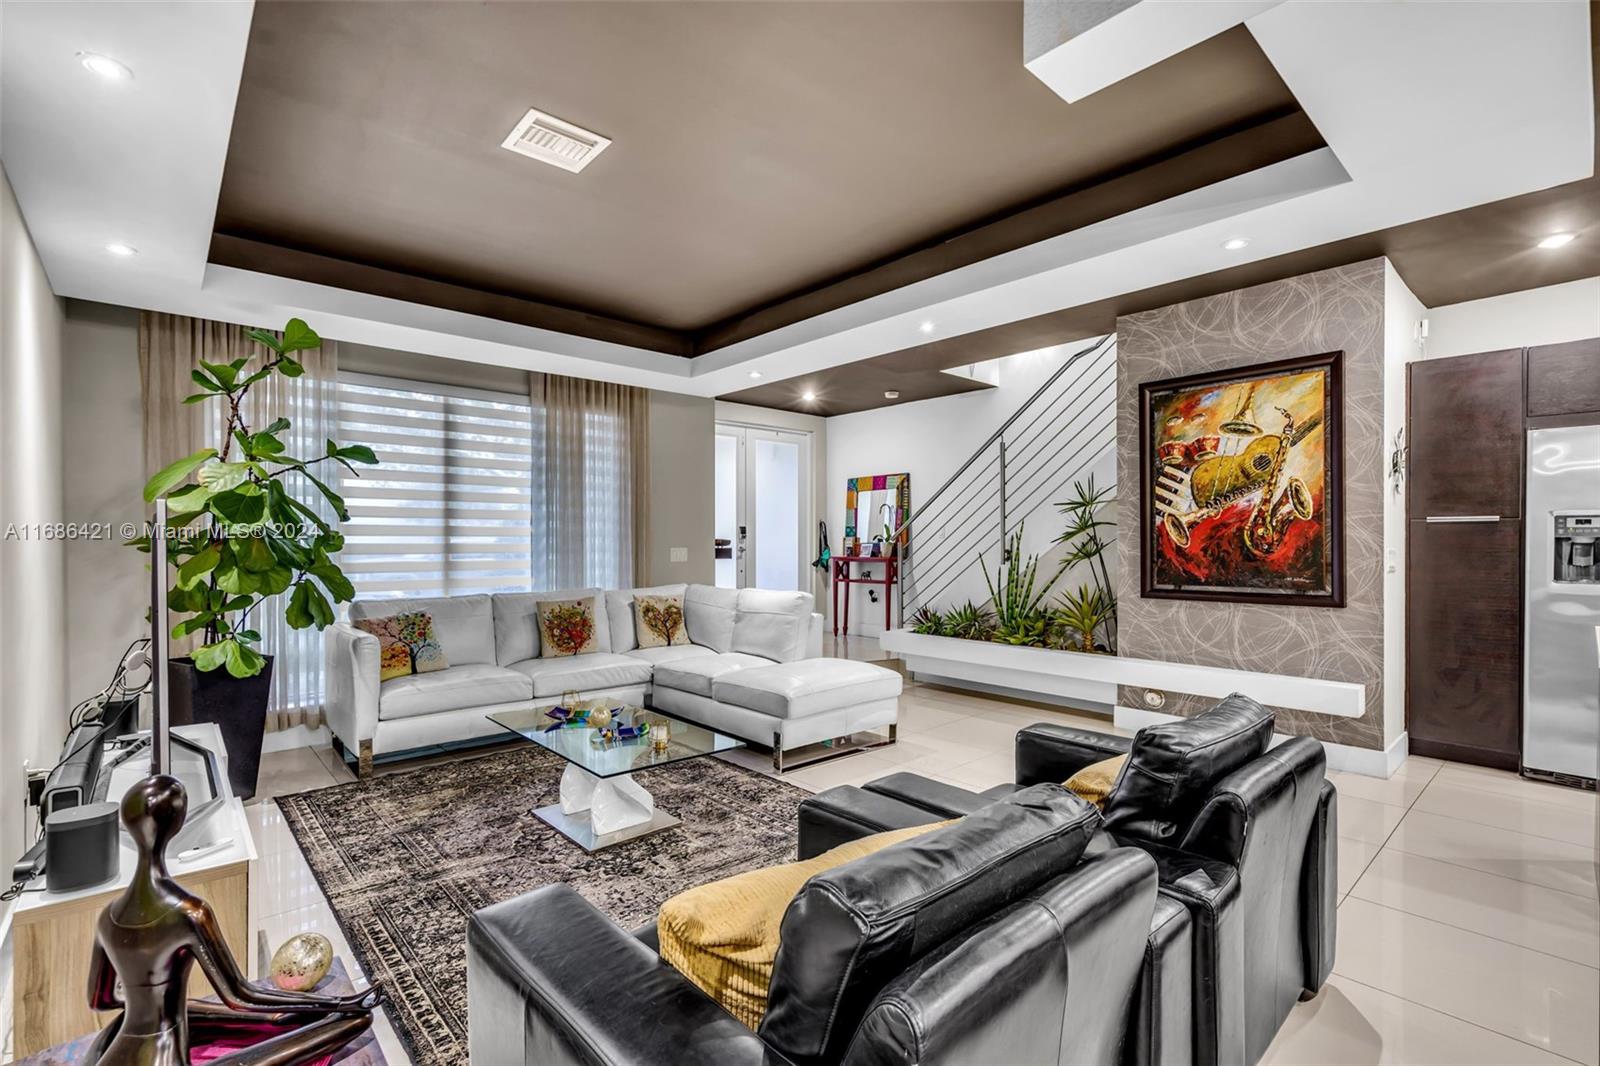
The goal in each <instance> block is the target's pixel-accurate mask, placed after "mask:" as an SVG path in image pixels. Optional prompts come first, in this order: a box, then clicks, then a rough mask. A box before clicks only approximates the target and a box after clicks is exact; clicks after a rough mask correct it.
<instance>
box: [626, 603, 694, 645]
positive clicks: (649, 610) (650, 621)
mask: <svg viewBox="0 0 1600 1066" xmlns="http://www.w3.org/2000/svg"><path fill="white" fill-rule="evenodd" d="M633 608H634V612H635V613H636V614H637V615H638V625H637V626H636V627H635V628H636V629H637V630H638V636H639V647H641V648H665V647H666V646H667V645H669V644H687V643H689V631H688V630H687V629H685V628H684V625H683V597H682V596H640V597H638V598H637V599H635V600H634V601H633Z"/></svg>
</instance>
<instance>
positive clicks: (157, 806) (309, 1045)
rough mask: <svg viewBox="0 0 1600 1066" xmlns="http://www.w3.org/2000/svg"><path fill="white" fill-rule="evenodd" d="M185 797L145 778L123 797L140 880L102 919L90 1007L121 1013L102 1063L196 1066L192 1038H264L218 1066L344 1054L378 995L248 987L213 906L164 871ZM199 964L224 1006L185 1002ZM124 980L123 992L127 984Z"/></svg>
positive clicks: (273, 1064) (166, 783) (171, 781)
mask: <svg viewBox="0 0 1600 1066" xmlns="http://www.w3.org/2000/svg"><path fill="white" fill-rule="evenodd" d="M187 809H188V796H187V793H185V791H184V788H183V784H182V783H181V782H180V781H178V779H177V778H175V777H168V776H166V775H164V774H158V775H154V776H151V777H147V778H145V779H144V780H142V781H140V782H139V783H138V784H136V785H134V786H133V788H131V789H129V790H128V794H127V795H126V796H124V797H123V799H122V821H123V824H124V825H126V826H127V827H128V832H129V833H130V834H132V836H133V842H134V845H135V846H136V847H137V848H138V851H139V864H138V868H137V869H136V870H135V872H134V875H133V880H132V882H130V883H129V885H128V888H127V890H126V891H125V892H123V893H122V895H121V896H119V897H118V898H117V899H115V900H113V901H112V902H111V903H109V904H107V906H106V908H105V910H103V911H101V912H100V919H99V922H98V923H97V925H96V928H95V949H94V959H93V961H92V962H91V964H90V967H89V1005H90V1006H91V1007H93V1008H94V1009H95V1010H113V1009H116V1008H118V1007H120V1008H122V1014H121V1015H119V1016H118V1017H117V1018H116V1020H114V1021H113V1022H112V1023H111V1024H110V1025H108V1026H106V1027H105V1029H103V1030H101V1032H100V1035H99V1036H98V1037H97V1038H96V1039H95V1041H94V1045H93V1047H92V1048H91V1050H90V1053H89V1062H90V1063H92V1064H94V1066H189V1049H190V1047H191V1042H198V1043H210V1042H224V1041H225V1042H228V1043H233V1044H238V1043H241V1042H245V1041H250V1040H252V1039H254V1040H255V1041H256V1042H254V1043H250V1044H249V1045H248V1046H245V1047H241V1048H239V1049H238V1050H235V1051H232V1052H230V1053H228V1054H226V1055H224V1056H223V1057H221V1058H217V1059H213V1060H212V1063H213V1064H214V1066H296V1064H300V1063H308V1062H314V1061H316V1060H318V1059H321V1058H325V1057H327V1056H328V1055H330V1054H332V1053H333V1052H335V1051H337V1050H338V1049H339V1048H340V1047H342V1046H343V1045H344V1044H346V1043H348V1042H349V1041H350V1040H352V1039H354V1038H355V1037H357V1036H359V1035H361V1033H363V1032H364V1031H366V1030H367V1028H368V1027H370V1026H371V1025H372V1010H373V1008H374V1007H376V1006H377V1005H378V1002H379V1000H380V998H381V996H380V994H379V992H378V991H377V990H376V989H372V990H369V991H366V992H363V993H359V994H357V995H352V996H342V997H331V996H317V995H309V994H306V993H298V992H284V991H282V990H280V989H277V988H258V987H256V986H254V985H252V984H251V983H250V982H249V981H248V980H246V978H245V976H244V974H243V973H242V972H241V971H240V968H239V964H238V962H237V961H236V960H235V959H234V957H233V953H232V952H231V951H230V950H229V949H228V945H227V944H226V943H225V942H224V940H223V938H222V931H221V928H220V927H219V926H218V924H217V918H216V915H215V914H214V913H212V910H211V908H210V906H209V905H207V903H206V902H205V900H203V899H200V898H199V897H198V896H194V895H192V894H190V893H189V892H187V891H185V890H184V888H183V887H182V886H181V885H179V884H178V883H177V882H176V881H174V880H173V879H172V877H171V875H170V874H168V873H167V865H166V849H167V844H168V842H169V841H171V840H172V838H173V836H174V835H175V834H176V833H177V832H178V830H179V829H180V828H181V827H182V826H183V820H184V816H185V814H186V812H187ZM196 963H198V964H199V966H200V970H201V972H202V973H204V974H205V975H206V977H207V979H209V980H210V982H211V986H212V988H214V989H216V991H217V994H218V996H219V997H220V998H221V1000H222V1003H220V1004H213V1003H202V1002H193V1003H191V1002H189V1000H188V996H189V992H188V989H189V974H190V971H191V970H192V969H193V968H194V966H195V964H196ZM119 985H120V988H119Z"/></svg>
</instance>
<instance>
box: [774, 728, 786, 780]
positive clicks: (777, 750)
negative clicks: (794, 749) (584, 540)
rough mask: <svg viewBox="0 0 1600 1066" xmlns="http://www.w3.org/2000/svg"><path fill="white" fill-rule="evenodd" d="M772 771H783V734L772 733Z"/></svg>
mask: <svg viewBox="0 0 1600 1066" xmlns="http://www.w3.org/2000/svg"><path fill="white" fill-rule="evenodd" d="M772 772H773V773H775V774H782V773H783V734H781V733H774V734H772Z"/></svg>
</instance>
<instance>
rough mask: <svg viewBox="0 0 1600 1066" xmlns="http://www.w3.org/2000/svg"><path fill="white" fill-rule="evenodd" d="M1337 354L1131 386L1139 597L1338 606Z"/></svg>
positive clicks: (1340, 445)
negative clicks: (1136, 431) (1136, 410)
mask: <svg viewBox="0 0 1600 1066" xmlns="http://www.w3.org/2000/svg"><path fill="white" fill-rule="evenodd" d="M1343 357H1344V353H1343V352H1327V353H1324V354H1322V355H1312V356H1306V357H1304V358H1299V359H1284V360H1281V361H1278V362H1272V363H1258V364H1255V365H1252V366H1245V367H1238V368H1235V369H1233V370H1227V371H1220V372H1219V371H1213V372H1208V373H1205V374H1194V375H1191V376H1189V377H1183V378H1172V379H1170V380H1167V381H1151V382H1146V383H1144V384H1142V385H1140V386H1139V407H1140V460H1141V462H1140V471H1141V483H1140V497H1141V500H1142V504H1141V507H1142V514H1143V517H1142V522H1141V527H1142V528H1141V533H1142V536H1143V541H1142V550H1141V552H1140V568H1141V578H1142V581H1141V591H1142V593H1143V595H1144V596H1146V597H1150V598H1165V599H1184V600H1225V601H1230V602H1236V603H1278V604H1294V605H1298V606H1320V607H1343V606H1344V499H1343V496H1344V479H1343V472H1342V469H1341V462H1340V458H1341V455H1342V454H1343V442H1342V436H1343V434H1342V430H1343V425H1342V423H1343V415H1342V412H1343V406H1342V404H1341V401H1340V393H1341V386H1342V380H1343V369H1342V362H1343Z"/></svg>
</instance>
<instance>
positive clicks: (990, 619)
mask: <svg viewBox="0 0 1600 1066" xmlns="http://www.w3.org/2000/svg"><path fill="white" fill-rule="evenodd" d="M944 627H945V634H946V635H947V636H952V637H960V638H962V639H963V640H989V639H991V638H992V637H993V636H994V627H995V621H994V612H993V611H991V610H989V608H988V607H987V606H985V605H983V604H979V603H973V602H972V601H971V600H968V601H967V602H966V603H963V604H962V605H961V606H960V607H956V608H953V609H952V610H951V611H950V613H949V614H947V615H945V616H944Z"/></svg>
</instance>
